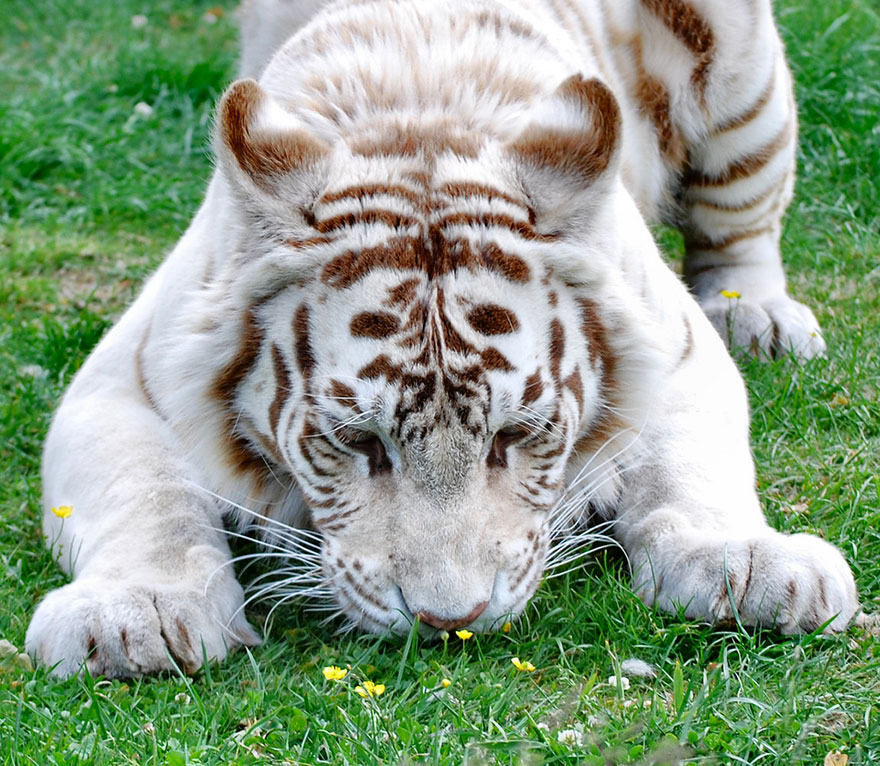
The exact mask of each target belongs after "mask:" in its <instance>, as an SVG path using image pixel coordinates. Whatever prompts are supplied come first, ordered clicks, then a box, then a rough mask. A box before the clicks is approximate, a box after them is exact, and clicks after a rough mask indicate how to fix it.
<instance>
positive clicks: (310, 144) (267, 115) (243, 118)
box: [216, 79, 329, 192]
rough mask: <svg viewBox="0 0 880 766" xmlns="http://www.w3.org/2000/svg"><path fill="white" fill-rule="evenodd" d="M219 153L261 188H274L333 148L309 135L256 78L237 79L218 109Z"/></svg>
mask: <svg viewBox="0 0 880 766" xmlns="http://www.w3.org/2000/svg"><path fill="white" fill-rule="evenodd" d="M216 134H217V147H218V153H219V154H220V156H221V160H223V161H224V162H225V163H226V165H227V167H228V166H229V165H232V166H233V167H231V168H230V170H231V171H232V172H233V173H235V172H236V171H243V172H244V173H245V174H246V175H247V176H248V177H249V178H250V179H251V180H252V181H253V182H254V184H256V185H257V187H259V188H260V189H262V190H263V191H266V192H273V191H275V190H276V187H277V183H278V181H279V180H280V179H281V178H282V177H284V176H287V175H288V174H290V173H295V172H297V171H299V170H301V169H303V168H308V167H311V166H313V165H314V164H315V163H317V162H318V161H319V160H320V159H321V158H322V157H325V156H326V155H327V154H328V152H329V148H328V147H327V145H326V144H324V143H323V142H321V141H319V140H318V139H316V138H314V137H313V136H311V135H309V134H308V133H307V132H306V131H305V130H303V128H302V127H301V126H300V125H299V123H298V122H297V121H296V120H295V118H294V117H293V116H292V115H290V114H289V113H288V112H286V111H284V110H283V109H282V108H281V107H280V106H278V104H276V103H275V102H274V101H273V100H272V99H271V98H270V97H269V95H268V94H267V93H266V92H265V91H264V90H263V89H262V88H261V87H260V86H259V84H258V83H257V82H256V80H251V79H246V80H238V81H236V82H234V83H232V85H230V86H229V88H228V89H227V90H226V93H224V94H223V98H222V99H221V101H220V106H219V107H218V109H217V118H216Z"/></svg>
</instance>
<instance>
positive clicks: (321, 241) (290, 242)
mask: <svg viewBox="0 0 880 766" xmlns="http://www.w3.org/2000/svg"><path fill="white" fill-rule="evenodd" d="M334 241H335V240H334V239H333V237H309V238H308V239H286V240H284V244H285V245H287V246H288V247H294V248H296V249H297V250H306V249H307V248H310V247H315V246H316V245H329V244H332V243H333V242H334Z"/></svg>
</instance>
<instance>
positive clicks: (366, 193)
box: [318, 183, 425, 208]
mask: <svg viewBox="0 0 880 766" xmlns="http://www.w3.org/2000/svg"><path fill="white" fill-rule="evenodd" d="M379 194H387V195H388V196H390V197H401V198H402V199H405V200H407V201H408V202H411V203H412V204H413V205H414V206H415V207H417V208H421V207H423V205H424V202H425V200H424V196H423V195H421V194H419V193H418V192H415V191H413V190H412V189H410V188H408V187H406V186H401V185H399V184H380V183H374V184H360V185H359V186H349V187H348V188H347V189H343V190H341V191H338V192H327V193H326V194H324V195H323V196H322V197H321V198H320V199H319V200H318V202H319V203H321V204H323V205H329V204H331V203H333V202H339V201H340V200H344V199H361V198H363V197H372V196H375V195H379Z"/></svg>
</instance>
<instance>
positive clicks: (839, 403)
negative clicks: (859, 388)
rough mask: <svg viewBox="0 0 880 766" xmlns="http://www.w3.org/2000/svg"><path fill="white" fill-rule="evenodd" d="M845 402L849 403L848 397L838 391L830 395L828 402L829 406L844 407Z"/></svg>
mask: <svg viewBox="0 0 880 766" xmlns="http://www.w3.org/2000/svg"><path fill="white" fill-rule="evenodd" d="M847 404H849V398H848V397H846V396H844V395H843V394H841V393H839V392H838V393H836V394H834V396H833V397H831V402H829V406H831V407H845V406H846V405H847Z"/></svg>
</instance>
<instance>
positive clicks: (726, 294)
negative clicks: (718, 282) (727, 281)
mask: <svg viewBox="0 0 880 766" xmlns="http://www.w3.org/2000/svg"><path fill="white" fill-rule="evenodd" d="M721 294H722V295H723V296H724V297H725V298H739V297H740V294H739V293H738V292H737V291H736V290H721Z"/></svg>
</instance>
